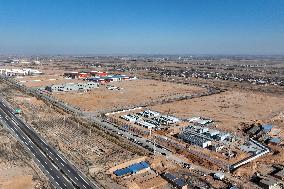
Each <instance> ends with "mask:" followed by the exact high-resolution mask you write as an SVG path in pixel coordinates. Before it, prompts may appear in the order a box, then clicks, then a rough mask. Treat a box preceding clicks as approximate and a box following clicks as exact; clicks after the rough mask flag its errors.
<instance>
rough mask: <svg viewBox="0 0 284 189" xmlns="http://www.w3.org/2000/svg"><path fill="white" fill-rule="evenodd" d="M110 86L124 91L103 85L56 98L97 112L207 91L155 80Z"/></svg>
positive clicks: (134, 81)
mask: <svg viewBox="0 0 284 189" xmlns="http://www.w3.org/2000/svg"><path fill="white" fill-rule="evenodd" d="M110 85H114V86H118V87H121V88H123V89H122V90H120V91H111V90H108V89H106V87H105V86H103V85H102V86H100V88H99V89H94V90H93V91H91V92H87V93H77V92H72V93H70V92H68V93H56V94H54V96H56V97H57V98H59V99H61V100H63V101H65V102H67V103H69V104H72V105H75V106H78V107H80V108H82V109H84V110H86V111H95V110H103V109H109V108H113V107H121V106H129V105H139V104H141V103H144V102H150V101H152V100H155V99H159V98H167V97H171V96H175V95H181V94H195V93H200V92H204V91H205V89H203V88H200V87H195V86H187V85H181V84H174V83H167V82H160V81H154V80H132V81H122V82H113V83H110Z"/></svg>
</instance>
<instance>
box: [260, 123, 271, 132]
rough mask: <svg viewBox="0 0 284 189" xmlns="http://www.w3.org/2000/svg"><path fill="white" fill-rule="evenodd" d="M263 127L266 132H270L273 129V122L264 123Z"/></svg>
mask: <svg viewBox="0 0 284 189" xmlns="http://www.w3.org/2000/svg"><path fill="white" fill-rule="evenodd" d="M261 127H262V130H263V131H264V132H266V133H268V132H270V131H271V129H272V127H273V125H271V124H264V125H262V126H261Z"/></svg>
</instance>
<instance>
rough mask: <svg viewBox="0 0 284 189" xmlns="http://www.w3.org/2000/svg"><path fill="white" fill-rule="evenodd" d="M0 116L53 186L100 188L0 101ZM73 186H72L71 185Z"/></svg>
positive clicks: (84, 188) (83, 188) (85, 188)
mask: <svg viewBox="0 0 284 189" xmlns="http://www.w3.org/2000/svg"><path fill="white" fill-rule="evenodd" d="M0 115H1V117H2V120H3V121H4V123H5V124H6V125H7V126H8V127H9V128H10V129H11V131H13V132H14V133H15V135H17V138H18V139H19V140H20V141H21V142H22V144H23V145H25V146H26V147H27V148H28V149H29V150H30V152H31V153H32V154H33V156H34V157H35V159H37V160H38V161H39V163H40V165H42V166H43V168H44V169H45V170H46V172H47V173H48V174H49V178H52V179H51V182H52V183H53V184H54V186H56V187H58V188H68V189H69V188H82V189H96V188H100V187H99V185H98V184H94V183H92V182H91V181H89V180H88V179H87V177H86V176H84V175H83V174H82V173H81V172H80V171H79V170H78V169H76V168H75V167H74V166H73V165H72V164H71V163H70V162H68V160H67V159H66V158H64V157H63V156H62V155H60V154H59V153H58V152H57V151H56V150H55V149H54V148H52V147H51V146H49V145H48V144H47V143H46V141H44V140H43V139H42V138H41V137H40V136H39V135H38V134H37V133H36V132H35V131H33V129H31V128H30V127H29V126H28V125H27V124H25V123H24V122H23V121H22V120H21V119H20V118H19V117H18V116H16V115H15V114H14V110H12V109H11V108H10V107H9V106H8V105H7V104H5V103H4V102H3V101H0ZM71 183H72V184H73V185H72V184H71Z"/></svg>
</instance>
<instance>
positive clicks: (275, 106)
mask: <svg viewBox="0 0 284 189" xmlns="http://www.w3.org/2000/svg"><path fill="white" fill-rule="evenodd" d="M282 102H284V97H283V96H272V95H267V94H261V93H252V92H243V91H227V92H224V93H221V94H216V95H211V96H206V97H202V98H195V99H191V100H183V101H177V102H173V103H168V104H163V105H157V106H153V107H149V108H150V109H153V110H156V111H160V112H164V113H165V112H168V111H169V110H170V113H171V114H173V115H175V116H178V117H183V118H189V117H193V116H202V117H207V118H211V119H213V120H215V121H217V123H216V125H217V127H219V128H222V129H224V130H228V131H233V132H234V131H236V129H237V128H238V126H239V125H240V123H241V122H253V121H254V120H266V119H269V118H270V117H273V116H274V115H275V114H277V113H279V112H280V111H284V104H283V103H282Z"/></svg>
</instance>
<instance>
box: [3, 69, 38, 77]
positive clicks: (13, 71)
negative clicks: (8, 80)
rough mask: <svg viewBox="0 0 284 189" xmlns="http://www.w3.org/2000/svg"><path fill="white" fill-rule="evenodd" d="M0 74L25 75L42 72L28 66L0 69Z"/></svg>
mask: <svg viewBox="0 0 284 189" xmlns="http://www.w3.org/2000/svg"><path fill="white" fill-rule="evenodd" d="M0 74H1V75H5V76H27V75H41V74H43V72H41V71H39V70H34V69H30V68H23V69H14V68H13V69H0Z"/></svg>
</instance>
